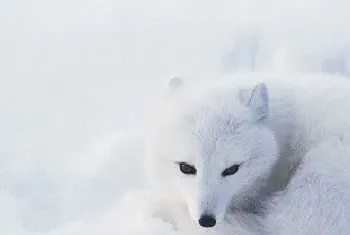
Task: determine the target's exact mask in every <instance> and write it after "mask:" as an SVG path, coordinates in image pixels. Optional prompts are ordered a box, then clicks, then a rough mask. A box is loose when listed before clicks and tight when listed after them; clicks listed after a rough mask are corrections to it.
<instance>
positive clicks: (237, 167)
mask: <svg viewBox="0 0 350 235" xmlns="http://www.w3.org/2000/svg"><path fill="white" fill-rule="evenodd" d="M349 114H350V82H349V81H347V80H345V79H342V78H338V77H328V76H323V75H306V76H295V77H286V76H284V77H283V76H278V75H266V74H237V75H236V76H232V77H230V78H229V79H225V78H220V80H217V79H216V80H214V81H209V82H202V84H200V85H199V84H198V83H194V84H190V83H189V82H184V81H183V80H182V79H180V78H174V79H171V80H170V82H169V89H168V91H167V93H166V97H165V98H164V100H163V101H162V102H161V104H160V106H159V107H158V109H157V111H156V112H155V115H154V117H153V119H152V123H151V125H150V133H151V134H150V136H148V138H147V143H146V148H147V157H146V171H147V173H148V176H149V179H150V182H152V183H154V185H155V186H156V187H157V188H158V189H159V190H160V191H161V192H163V193H166V194H167V195H168V198H169V200H173V201H177V202H178V203H179V204H182V205H185V206H186V208H187V210H188V212H189V215H190V216H191V217H192V219H193V221H194V222H195V223H197V224H198V225H200V226H201V227H206V228H209V227H215V226H217V225H218V224H221V223H222V222H223V221H225V220H227V218H228V217H230V218H232V217H231V216H232V215H234V214H237V215H238V214H240V215H241V214H246V215H257V216H264V215H265V213H267V214H269V213H271V214H273V213H272V212H271V210H273V207H272V206H269V205H270V200H271V199H272V198H273V195H275V193H276V192H278V191H283V190H286V189H288V187H289V186H288V185H289V182H290V181H291V180H293V178H294V177H302V176H298V174H300V171H298V169H299V167H300V165H301V163H302V161H303V159H304V157H305V155H306V153H307V152H308V151H309V150H311V149H313V148H315V147H316V146H318V144H319V143H322V142H323V141H324V140H327V139H329V138H332V137H335V138H342V137H343V136H344V135H346V134H347V133H348V132H349V131H350V129H349V128H350V118H349ZM328 157H332V161H338V160H337V157H338V156H337V154H335V155H329V156H328ZM349 158H350V156H349ZM312 161H315V162H317V164H321V165H322V164H328V162H329V160H328V161H327V159H326V160H325V159H324V158H317V157H314V158H312ZM317 164H316V165H317ZM310 166H312V164H311V165H310ZM342 167H343V170H345V171H347V170H350V165H343V166H342ZM322 170H327V168H322ZM308 171H310V172H317V169H304V172H308ZM324 174H327V172H324ZM329 174H333V178H334V179H337V177H343V174H341V173H339V174H338V173H337V171H335V172H332V173H329ZM298 182H300V181H298ZM306 183H307V182H306ZM348 186H350V182H349V185H348ZM305 187H307V186H305ZM313 187H314V188H315V190H317V189H318V188H317V187H318V186H313ZM290 190H293V189H290ZM295 190H297V189H295ZM310 190H313V188H311V189H310ZM321 191H322V190H321ZM321 191H320V192H321ZM286 192H289V191H288V190H286ZM296 195H297V194H296ZM307 196H308V195H305V197H307ZM278 200H279V199H276V201H278ZM317 200H318V199H317V197H310V198H308V200H307V202H308V206H310V209H309V210H308V211H309V212H310V213H313V211H314V210H313V209H312V207H314V206H319V204H318V203H317ZM281 201H283V200H282V199H281ZM292 202H293V203H297V202H298V199H297V198H293V200H292ZM277 205H278V206H284V205H283V203H282V202H281V203H277ZM288 206H289V207H288V208H289V209H290V210H291V211H290V213H291V215H293V216H295V217H298V216H299V215H298V214H293V212H292V211H293V210H294V209H295V210H296V212H297V213H302V211H301V210H298V209H297V206H298V205H295V204H293V205H288ZM326 209H327V210H329V211H328V212H327V216H329V217H332V216H334V217H336V216H338V215H339V214H338V213H337V212H336V211H332V208H331V207H330V206H327V208H326ZM279 210H280V211H283V210H284V209H283V208H279ZM275 211H278V210H277V209H275ZM280 214H281V213H277V212H276V216H277V215H280ZM343 214H344V213H343ZM343 214H342V215H343ZM282 215H284V214H283V213H282ZM344 215H345V214H344ZM300 216H302V214H301V215H300ZM290 218H291V217H290ZM301 218H302V217H300V219H301ZM280 219H281V220H283V218H280ZM271 220H272V219H271ZM332 221H334V218H333V220H332ZM267 223H268V222H267ZM290 223H292V222H291V221H290ZM334 226H336V225H334Z"/></svg>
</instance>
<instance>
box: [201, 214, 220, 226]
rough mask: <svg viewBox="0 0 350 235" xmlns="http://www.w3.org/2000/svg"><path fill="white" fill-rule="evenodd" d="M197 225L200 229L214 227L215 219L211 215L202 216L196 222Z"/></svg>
mask: <svg viewBox="0 0 350 235" xmlns="http://www.w3.org/2000/svg"><path fill="white" fill-rule="evenodd" d="M198 223H199V225H200V226H202V227H206V228H209V227H214V226H215V224H216V219H215V217H214V216H212V215H202V216H201V217H200V219H199V220H198Z"/></svg>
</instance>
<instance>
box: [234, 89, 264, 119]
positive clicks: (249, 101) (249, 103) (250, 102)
mask: <svg viewBox="0 0 350 235" xmlns="http://www.w3.org/2000/svg"><path fill="white" fill-rule="evenodd" d="M239 99H240V101H241V103H242V104H243V105H245V106H246V107H248V108H249V109H250V110H251V111H252V112H253V113H254V114H255V115H256V118H257V120H258V121H260V120H263V119H265V118H267V116H268V115H269V93H268V89H267V86H266V84H265V83H259V84H257V85H255V86H254V88H253V89H251V90H249V91H247V90H241V91H240V94H239Z"/></svg>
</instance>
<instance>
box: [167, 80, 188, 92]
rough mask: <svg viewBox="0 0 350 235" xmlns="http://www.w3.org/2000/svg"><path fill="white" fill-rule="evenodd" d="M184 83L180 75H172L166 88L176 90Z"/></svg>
mask: <svg viewBox="0 0 350 235" xmlns="http://www.w3.org/2000/svg"><path fill="white" fill-rule="evenodd" d="M183 83H184V81H183V79H182V78H180V77H173V78H172V79H170V80H169V82H168V88H169V89H170V90H172V91H175V90H177V89H178V88H179V87H180V86H182V84H183Z"/></svg>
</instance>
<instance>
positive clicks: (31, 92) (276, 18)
mask: <svg viewBox="0 0 350 235" xmlns="http://www.w3.org/2000/svg"><path fill="white" fill-rule="evenodd" d="M349 7H350V3H349V2H348V1H346V0H332V1H330V0H329V1H327V0H309V1H303V0H293V1H292V0H289V1H287V0H267V1H259V0H245V1H236V0H234V1H232V0H231V1H229V0H218V1H199V0H193V1H186V0H177V1H170V0H148V1H144V0H129V1H121V0H114V1H112V0H100V1H97V0H84V1H83V0H61V1H45V0H32V1H24V0H12V1H2V2H1V3H0V113H1V115H0V143H1V144H0V234H4V235H29V234H40V235H43V234H45V235H46V234H47V235H58V234H59V235H69V234H84V235H97V234H103V235H109V234H118V235H121V234H125V235H129V234H130V235H131V234H133V235H158V234H166V235H171V234H180V232H176V231H173V229H172V227H171V226H170V225H169V224H167V223H164V222H162V221H159V220H157V219H152V218H148V216H147V215H148V213H149V211H150V210H151V209H152V207H155V206H156V203H157V202H154V201H153V202H152V200H153V199H152V195H150V192H148V191H147V183H146V182H144V177H143V175H142V173H143V172H142V170H143V168H142V164H143V163H142V161H143V158H142V135H143V133H142V132H143V128H144V125H145V121H146V118H147V115H148V113H149V110H150V108H151V105H152V102H154V101H155V99H156V98H157V96H158V94H159V93H160V92H162V90H163V89H164V87H165V84H166V82H167V80H168V79H169V78H171V77H172V76H182V77H184V78H186V79H202V78H206V77H210V76H215V75H216V74H218V73H230V72H234V71H240V70H255V71H260V70H276V71H284V72H290V73H295V72H324V73H332V74H335V73H337V74H340V75H341V76H345V77H347V76H348V75H349V74H350V44H349V43H350V29H349V27H348V25H347V23H348V22H349V21H350V16H348V15H349V14H347V9H349ZM150 208H151V209H150ZM153 209H154V208H153ZM145 218H146V219H145Z"/></svg>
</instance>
